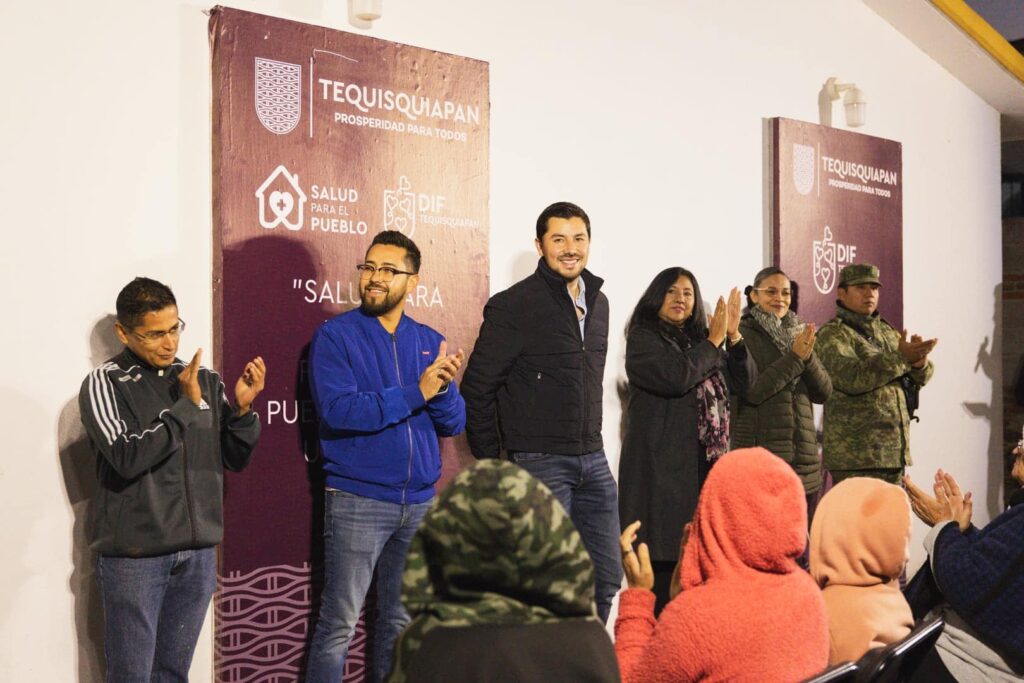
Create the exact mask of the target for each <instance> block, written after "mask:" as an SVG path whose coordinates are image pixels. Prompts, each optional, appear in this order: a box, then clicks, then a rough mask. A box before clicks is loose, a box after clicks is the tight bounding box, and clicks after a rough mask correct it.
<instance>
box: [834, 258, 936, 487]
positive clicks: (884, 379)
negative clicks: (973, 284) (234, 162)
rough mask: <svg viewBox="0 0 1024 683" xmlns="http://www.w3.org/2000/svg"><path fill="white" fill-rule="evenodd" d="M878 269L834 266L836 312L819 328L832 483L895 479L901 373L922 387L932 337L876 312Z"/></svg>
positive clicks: (903, 410)
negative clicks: (828, 380) (827, 383)
mask: <svg viewBox="0 0 1024 683" xmlns="http://www.w3.org/2000/svg"><path fill="white" fill-rule="evenodd" d="M881 285H882V283H881V282H880V281H879V279H878V268H877V267H875V266H873V265H870V264H866V263H858V264H853V265H849V266H846V267H845V268H843V270H842V271H841V272H840V273H839V287H838V288H837V290H836V294H837V296H838V298H839V300H838V301H837V305H836V317H835V318H833V319H832V320H830V321H829V322H828V323H826V324H825V325H824V326H823V327H822V328H821V330H820V331H819V332H818V342H817V352H818V357H819V358H820V359H821V362H822V364H823V365H824V366H825V369H826V370H828V373H829V375H830V376H831V377H832V387H833V391H832V396H831V397H830V398H829V400H828V401H827V402H826V403H825V445H824V456H825V467H826V468H828V469H829V470H830V471H831V472H832V479H833V481H834V482H838V481H841V480H842V479H846V478H849V477H875V478H878V479H883V480H885V481H888V482H890V483H892V484H899V483H900V482H901V477H902V475H903V469H904V467H906V466H907V465H910V464H912V463H911V460H910V446H909V442H910V414H909V412H908V411H907V400H906V394H905V390H904V388H903V386H902V384H901V378H902V377H908V378H909V380H910V382H912V383H913V385H914V386H916V387H918V388H920V387H923V386H924V385H925V384H926V383H927V382H928V380H929V379H931V376H932V373H933V372H934V367H933V366H932V363H931V361H929V360H928V354H929V353H930V352H931V350H932V349H933V348H934V347H935V344H936V342H937V340H936V339H929V340H923V339H921V338H920V337H919V336H917V335H914V336H913V337H911V338H910V339H909V340H908V339H907V334H906V331H905V330H904V331H903V333H900V332H899V331H898V330H896V329H895V328H894V327H893V326H892V325H890V324H889V323H887V322H886V321H885V320H883V319H882V318H881V317H880V316H879V315H878V310H877V309H878V296H879V289H880V287H881Z"/></svg>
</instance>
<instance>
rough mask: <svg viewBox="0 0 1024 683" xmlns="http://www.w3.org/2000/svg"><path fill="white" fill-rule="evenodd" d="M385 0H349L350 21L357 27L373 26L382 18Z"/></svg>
mask: <svg viewBox="0 0 1024 683" xmlns="http://www.w3.org/2000/svg"><path fill="white" fill-rule="evenodd" d="M383 5H384V0H348V21H349V23H350V24H352V25H353V26H355V27H356V28H373V22H374V21H376V20H377V19H380V16H381V14H382V12H383Z"/></svg>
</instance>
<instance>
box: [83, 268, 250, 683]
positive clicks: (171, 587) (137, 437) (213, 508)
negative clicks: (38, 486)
mask: <svg viewBox="0 0 1024 683" xmlns="http://www.w3.org/2000/svg"><path fill="white" fill-rule="evenodd" d="M114 328H115V330H116V332H117V336H118V338H119V339H120V340H121V342H123V343H124V345H125V349H124V350H123V351H122V352H121V353H119V354H118V355H116V356H114V357H113V358H111V359H110V360H108V361H106V362H105V363H103V364H101V365H100V366H99V367H98V368H96V369H95V370H94V371H93V372H91V373H90V374H89V376H88V377H86V378H85V381H84V382H83V383H82V390H81V392H80V393H79V397H78V402H79V407H80V409H81V414H82V422H83V424H84V425H85V429H86V432H88V434H89V440H90V442H91V444H92V447H93V450H94V451H95V452H96V477H97V479H98V481H99V487H98V491H97V494H96V500H95V502H94V509H93V518H92V528H91V529H90V534H91V541H92V549H93V550H94V551H96V552H97V553H98V557H97V560H96V579H97V582H98V583H99V587H100V593H101V595H102V599H103V613H104V651H105V654H106V663H107V674H106V679H107V680H108V681H118V682H121V681H150V680H159V681H187V680H188V670H189V665H190V664H191V662H192V653H193V651H194V650H195V646H196V640H197V639H198V637H199V631H200V629H201V628H202V625H203V619H204V617H205V615H206V609H207V607H208V606H209V604H210V598H211V596H212V595H213V591H214V588H215V586H216V579H217V556H216V552H215V546H216V545H217V544H218V543H220V541H221V538H222V536H223V508H222V495H223V478H224V474H223V472H224V468H225V467H226V468H228V469H230V470H235V471H237V470H240V469H242V468H243V467H245V465H246V464H247V463H248V462H249V457H250V456H251V454H252V449H253V446H255V445H256V439H257V438H258V437H259V433H260V423H259V420H258V418H257V417H256V414H255V413H254V412H253V411H252V402H253V400H254V399H255V398H256V396H257V394H259V392H260V391H262V389H263V385H264V378H265V376H266V366H265V365H264V363H263V359H262V358H259V357H257V358H254V359H253V360H252V361H251V362H249V363H247V364H246V366H245V369H244V371H243V373H242V376H241V377H240V378H239V379H238V382H237V383H236V384H235V387H234V395H235V408H234V409H232V407H231V405H230V404H229V403H228V400H227V396H225V392H224V383H223V382H222V381H221V379H220V375H218V374H217V373H216V372H214V371H212V370H209V369H207V368H204V367H200V365H199V363H200V358H201V355H202V349H199V350H198V351H196V353H195V356H193V358H192V361H191V362H190V363H188V364H187V365H186V364H185V363H184V362H182V361H180V360H179V359H178V358H177V351H178V341H179V339H180V336H181V333H182V331H183V330H184V329H185V323H184V321H182V320H181V319H180V318H178V306H177V302H176V301H175V299H174V294H173V293H172V292H171V290H170V288H169V287H167V286H166V285H164V284H161V283H159V282H157V281H155V280H150V279H148V278H135V280H133V281H132V282H130V283H129V284H128V285H127V286H126V287H125V288H124V289H122V290H121V293H120V294H119V295H118V297H117V322H116V323H115V324H114Z"/></svg>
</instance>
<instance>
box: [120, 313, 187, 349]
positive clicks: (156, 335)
mask: <svg viewBox="0 0 1024 683" xmlns="http://www.w3.org/2000/svg"><path fill="white" fill-rule="evenodd" d="M184 331H185V321H184V320H181V319H180V318H179V319H178V324H177V325H175V326H174V327H172V328H171V329H169V330H163V331H162V332H161V331H158V330H154V331H152V332H145V333H143V334H139V333H138V332H136V331H135V330H131V333H132V334H133V335H134V336H135V338H136V339H138V340H139V341H140V342H142V343H143V344H146V345H147V346H152V345H154V344H159V343H160V342H161V341H162V340H163V338H164V337H165V336H167V335H170V336H171V338H172V339H177V338H178V337H180V336H181V333H182V332H184Z"/></svg>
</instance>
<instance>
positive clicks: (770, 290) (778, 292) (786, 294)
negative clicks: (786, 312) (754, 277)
mask: <svg viewBox="0 0 1024 683" xmlns="http://www.w3.org/2000/svg"><path fill="white" fill-rule="evenodd" d="M754 291H755V292H762V293H764V294H767V295H768V296H769V297H772V298H775V297H777V296H781V297H782V298H783V299H792V298H793V292H792V291H791V290H788V289H776V288H774V287H767V288H766V287H758V288H757V289H755V290H754Z"/></svg>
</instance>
